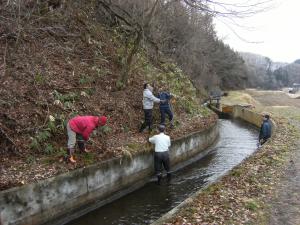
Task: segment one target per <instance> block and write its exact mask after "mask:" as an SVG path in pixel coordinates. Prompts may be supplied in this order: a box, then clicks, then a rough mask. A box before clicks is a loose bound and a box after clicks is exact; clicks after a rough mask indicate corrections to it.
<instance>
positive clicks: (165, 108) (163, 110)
mask: <svg viewBox="0 0 300 225" xmlns="http://www.w3.org/2000/svg"><path fill="white" fill-rule="evenodd" d="M157 97H158V98H159V99H160V100H161V102H160V104H159V110H160V124H161V125H165V122H166V114H167V115H168V117H169V121H170V124H171V128H173V127H174V123H173V112H172V110H171V105H170V100H171V98H172V97H173V95H172V94H171V93H170V92H168V91H166V90H165V88H162V89H161V91H160V92H159V93H158V95H157Z"/></svg>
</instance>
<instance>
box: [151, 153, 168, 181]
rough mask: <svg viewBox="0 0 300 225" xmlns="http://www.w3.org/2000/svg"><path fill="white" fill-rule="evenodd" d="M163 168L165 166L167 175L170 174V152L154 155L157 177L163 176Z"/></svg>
mask: <svg viewBox="0 0 300 225" xmlns="http://www.w3.org/2000/svg"><path fill="white" fill-rule="evenodd" d="M162 166H164V168H165V170H166V171H167V173H169V172H170V158H169V152H168V151H165V152H155V153H154V170H155V174H156V175H157V176H161V173H162Z"/></svg>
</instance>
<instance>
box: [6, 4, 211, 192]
mask: <svg viewBox="0 0 300 225" xmlns="http://www.w3.org/2000/svg"><path fill="white" fill-rule="evenodd" d="M69 4H72V3H69ZM74 4H75V3H74ZM90 4H93V3H90ZM90 4H85V5H82V6H80V7H74V6H72V5H69V6H68V7H67V8H66V9H57V10H54V11H49V12H47V13H46V14H44V15H43V16H41V17H38V18H32V19H29V21H26V23H25V22H24V24H23V31H22V32H23V33H22V34H21V35H20V39H19V41H18V43H17V44H16V43H15V42H14V41H9V42H8V43H7V46H6V43H1V46H2V47H1V48H3V50H5V49H4V47H5V46H6V50H5V51H3V53H4V52H5V55H4V54H2V55H1V57H2V59H3V58H4V56H5V60H6V62H7V64H6V66H5V71H2V72H4V76H1V77H0V82H1V83H2V84H3V85H2V86H1V87H0V95H1V96H2V98H1V101H0V106H1V112H0V126H1V129H2V130H3V131H4V132H5V135H6V137H4V136H3V135H0V139H1V143H5V144H4V147H3V146H2V148H1V153H2V157H1V159H0V165H1V171H2V172H1V175H0V189H5V188H8V187H12V186H16V185H21V184H24V183H28V182H32V181H35V180H39V179H44V178H47V177H50V176H53V175H55V174H58V173H61V172H65V171H68V170H70V169H75V168H78V167H83V166H85V165H88V164H91V163H95V162H97V161H101V160H105V159H107V158H111V157H120V156H121V155H123V154H124V153H125V154H132V153H134V152H135V151H137V150H144V148H146V149H148V150H149V146H147V145H146V140H147V135H145V134H139V133H138V132H137V131H138V127H139V126H140V123H141V122H142V120H143V111H142V104H141V101H142V85H143V83H144V82H145V81H147V82H155V83H156V85H157V86H158V87H159V86H160V85H162V84H167V85H168V86H169V88H170V91H171V92H173V93H174V94H176V95H177V96H178V97H177V98H175V101H173V103H172V106H173V110H174V112H175V120H176V129H175V130H172V131H170V132H169V133H170V135H171V137H172V138H175V137H179V136H181V135H184V134H187V133H189V132H192V131H195V130H201V129H205V128H206V127H207V126H210V124H211V123H212V122H213V121H215V120H216V117H215V116H214V115H213V114H211V112H210V111H208V110H207V109H206V108H202V107H200V105H199V102H200V99H199V98H197V96H196V90H195V88H194V87H193V85H192V84H191V82H190V81H189V79H188V78H187V77H186V76H185V75H184V74H183V73H182V72H181V71H180V69H178V68H177V67H176V65H174V64H172V63H165V64H159V65H156V66H154V65H153V64H152V63H151V62H150V61H149V59H148V58H147V56H146V54H145V53H144V52H143V51H140V52H139V54H138V55H137V57H136V58H135V61H134V64H133V68H132V72H131V77H130V79H129V84H128V86H127V88H126V89H124V90H121V91H118V90H116V88H115V83H116V80H117V78H118V74H120V70H121V68H122V63H123V61H124V60H123V59H124V57H123V56H124V52H125V51H126V49H125V47H124V45H123V43H122V39H123V36H122V34H120V32H119V31H118V29H116V28H110V27H106V26H104V25H102V24H100V23H99V22H97V15H96V11H95V10H94V8H93V6H92V5H90ZM2 69H3V68H2ZM78 114H80V115H86V114H91V115H99V114H100V115H106V116H108V117H109V122H108V125H107V126H106V127H105V128H104V129H102V130H100V131H98V135H94V136H93V137H92V139H93V141H94V143H93V144H89V146H88V148H90V149H92V150H93V152H92V153H90V154H85V155H77V156H76V157H77V159H78V163H77V164H76V165H69V164H65V163H62V162H59V159H61V158H62V156H63V155H64V154H65V152H66V150H65V145H66V139H67V136H66V131H65V125H66V123H67V121H68V119H70V118H71V117H73V116H74V115H78ZM154 117H155V120H154V122H155V123H158V121H159V114H158V108H157V106H156V107H155V115H154ZM7 137H8V138H9V139H10V140H11V142H13V144H14V146H12V145H11V142H9V141H8V140H7ZM145 146H146V147H145ZM12 147H15V148H16V149H17V151H16V152H15V153H17V155H13V154H11V149H12Z"/></svg>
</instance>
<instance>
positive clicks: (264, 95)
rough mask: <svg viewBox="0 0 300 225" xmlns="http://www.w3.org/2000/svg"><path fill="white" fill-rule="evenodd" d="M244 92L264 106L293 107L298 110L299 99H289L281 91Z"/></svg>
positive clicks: (299, 105)
mask: <svg viewBox="0 0 300 225" xmlns="http://www.w3.org/2000/svg"><path fill="white" fill-rule="evenodd" d="M246 92H247V93H248V94H250V95H251V96H252V97H253V98H254V99H255V100H257V101H259V102H260V103H261V104H262V105H264V106H295V107H299V108H300V99H295V98H291V97H290V96H289V95H288V94H287V93H285V92H283V91H257V90H247V91H246Z"/></svg>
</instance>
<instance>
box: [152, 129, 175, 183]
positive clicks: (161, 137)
mask: <svg viewBox="0 0 300 225" xmlns="http://www.w3.org/2000/svg"><path fill="white" fill-rule="evenodd" d="M158 129H159V132H160V133H159V134H157V135H154V136H153V137H150V138H149V142H151V143H152V144H154V145H155V153H154V169H155V174H156V176H157V183H158V184H160V181H161V178H162V165H163V166H164V168H165V170H166V171H167V179H168V181H170V180H171V173H170V159H169V148H170V146H171V139H170V136H168V135H166V134H165V133H164V131H165V126H163V125H159V127H158Z"/></svg>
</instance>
